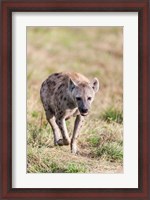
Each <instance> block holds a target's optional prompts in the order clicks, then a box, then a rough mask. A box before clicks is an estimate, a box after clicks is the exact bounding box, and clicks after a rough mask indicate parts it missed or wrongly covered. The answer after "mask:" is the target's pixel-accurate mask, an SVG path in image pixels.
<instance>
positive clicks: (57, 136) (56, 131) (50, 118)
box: [46, 111, 61, 146]
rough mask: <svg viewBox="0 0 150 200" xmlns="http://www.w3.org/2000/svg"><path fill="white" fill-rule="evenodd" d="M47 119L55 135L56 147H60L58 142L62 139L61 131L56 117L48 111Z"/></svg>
mask: <svg viewBox="0 0 150 200" xmlns="http://www.w3.org/2000/svg"><path fill="white" fill-rule="evenodd" d="M46 118H47V121H48V122H49V124H50V126H51V128H52V131H53V135H54V145H55V146H56V145H58V141H59V140H60V138H61V137H60V129H59V127H58V125H57V124H56V121H55V117H54V115H53V114H52V113H51V112H50V111H46ZM59 145H61V144H60V143H59Z"/></svg>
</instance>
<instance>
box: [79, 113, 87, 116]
mask: <svg viewBox="0 0 150 200" xmlns="http://www.w3.org/2000/svg"><path fill="white" fill-rule="evenodd" d="M80 114H81V115H82V116H87V115H88V112H87V113H80Z"/></svg>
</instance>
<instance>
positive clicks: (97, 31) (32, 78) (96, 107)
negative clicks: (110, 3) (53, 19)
mask: <svg viewBox="0 0 150 200" xmlns="http://www.w3.org/2000/svg"><path fill="white" fill-rule="evenodd" d="M122 33H123V29H122V27H85V28H82V27H74V28H71V27H62V28H60V27H53V28H49V27H28V28H27V172H28V173H122V172H123V87H122V85H123V51H122V49H123V34H122ZM114 46H115V48H114ZM59 71H76V72H79V73H82V74H84V75H85V76H87V77H88V78H89V79H92V78H94V77H97V78H98V79H99V81H100V91H99V92H98V93H97V94H96V96H95V100H94V102H93V104H92V108H91V111H90V114H89V115H88V116H87V117H86V120H85V123H84V125H83V127H82V130H81V133H80V135H79V138H78V148H79V153H78V155H73V154H71V151H70V147H69V146H61V147H59V146H54V144H53V134H52V130H51V127H50V125H49V124H48V122H47V120H46V117H45V112H44V110H43V107H42V103H41V100H40V87H41V84H42V82H43V81H44V80H45V79H46V78H47V77H48V76H49V75H50V74H52V73H54V72H59ZM74 120H75V118H71V119H70V120H68V121H67V123H66V124H67V128H68V132H69V135H70V136H71V135H72V131H73V123H74Z"/></svg>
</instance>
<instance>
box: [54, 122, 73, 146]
mask: <svg viewBox="0 0 150 200" xmlns="http://www.w3.org/2000/svg"><path fill="white" fill-rule="evenodd" d="M56 123H57V124H58V126H59V129H60V131H61V134H62V137H63V140H62V139H60V140H59V141H58V144H60V145H69V144H70V138H69V135H68V131H67V127H66V122H65V118H56Z"/></svg>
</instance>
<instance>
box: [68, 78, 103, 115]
mask: <svg viewBox="0 0 150 200" xmlns="http://www.w3.org/2000/svg"><path fill="white" fill-rule="evenodd" d="M98 90H99V81H98V79H97V78H94V79H93V80H92V81H91V82H90V83H87V82H84V83H80V84H78V85H77V84H76V83H75V82H73V81H72V80H71V79H70V91H71V93H72V95H73V97H74V99H75V101H76V105H77V107H78V109H79V112H80V114H81V115H82V116H86V115H88V112H89V109H90V107H91V103H92V102H93V100H94V97H95V93H96V92H97V91H98Z"/></svg>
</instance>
